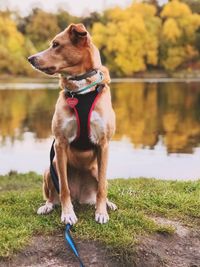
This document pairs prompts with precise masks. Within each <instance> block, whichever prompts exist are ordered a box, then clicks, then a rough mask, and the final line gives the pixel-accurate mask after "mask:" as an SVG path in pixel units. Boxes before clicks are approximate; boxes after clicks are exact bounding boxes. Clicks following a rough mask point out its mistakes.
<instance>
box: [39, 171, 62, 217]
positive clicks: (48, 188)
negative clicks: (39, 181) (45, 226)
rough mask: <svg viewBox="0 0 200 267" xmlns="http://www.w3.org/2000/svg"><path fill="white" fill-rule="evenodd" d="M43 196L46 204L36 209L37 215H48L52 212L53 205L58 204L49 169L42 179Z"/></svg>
mask: <svg viewBox="0 0 200 267" xmlns="http://www.w3.org/2000/svg"><path fill="white" fill-rule="evenodd" d="M43 195H44V199H46V203H45V205H43V206H41V207H40V208H39V209H38V211H37V214H48V213H50V212H51V211H52V210H53V208H54V206H55V204H57V203H58V202H59V199H58V194H57V192H56V189H55V187H54V185H53V182H52V179H51V174H50V170H49V169H47V170H46V171H45V173H44V177H43Z"/></svg>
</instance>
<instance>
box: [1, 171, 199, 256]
mask: <svg viewBox="0 0 200 267" xmlns="http://www.w3.org/2000/svg"><path fill="white" fill-rule="evenodd" d="M41 185H42V177H41V176H40V175H37V174H35V173H28V174H16V173H13V174H10V175H6V176H0V193H1V196H0V214H1V220H0V257H8V256H11V255H12V254H13V253H14V252H16V251H19V250H20V249H22V248H23V247H24V246H25V245H26V244H28V241H29V240H30V238H31V236H33V235H36V234H51V233H55V234H56V232H58V231H64V226H63V225H62V224H61V223H60V208H59V207H58V208H56V209H55V211H53V212H52V213H51V214H49V215H46V216H39V215H37V214H36V211H37V208H38V207H39V206H40V205H41V204H42V203H43V199H42V190H41ZM109 199H110V200H111V201H113V202H115V203H116V204H117V205H118V210H117V211H115V212H110V221H109V223H108V224H106V225H99V224H97V223H96V222H95V221H94V207H90V206H80V205H78V204H76V205H75V211H76V215H77V217H78V219H79V221H78V223H77V224H76V226H75V227H74V228H73V232H74V233H73V235H74V237H80V238H82V239H90V240H99V241H100V242H103V243H104V244H106V245H107V247H109V248H110V249H112V250H113V252H115V253H116V254H117V255H119V256H120V257H123V258H125V257H126V256H127V255H128V254H129V253H131V251H132V250H133V248H134V244H135V242H136V241H137V237H138V236H141V235H145V234H150V233H156V232H157V233H162V232H164V233H172V232H173V229H172V228H171V227H163V226H161V225H158V224H156V223H155V222H154V221H153V220H152V219H151V216H162V217H168V218H175V219H178V220H181V221H183V222H184V223H185V224H190V225H194V226H197V225H200V224H199V221H200V220H199V218H200V181H196V182H176V181H160V180H155V179H144V178H140V179H128V180H124V179H117V180H111V181H109Z"/></svg>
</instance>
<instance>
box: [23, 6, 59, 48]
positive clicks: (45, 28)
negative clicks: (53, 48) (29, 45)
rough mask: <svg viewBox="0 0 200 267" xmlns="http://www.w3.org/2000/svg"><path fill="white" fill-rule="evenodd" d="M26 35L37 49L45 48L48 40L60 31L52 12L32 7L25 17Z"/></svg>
mask: <svg viewBox="0 0 200 267" xmlns="http://www.w3.org/2000/svg"><path fill="white" fill-rule="evenodd" d="M27 21H28V23H27V25H26V28H25V33H26V35H27V36H28V37H29V38H30V40H31V41H32V42H33V44H34V45H35V47H36V48H37V49H38V50H42V49H45V48H47V46H48V44H49V41H50V40H51V39H52V38H53V37H54V36H55V35H56V34H57V33H58V32H59V31H60V29H59V27H58V20H57V17H56V16H55V15H54V14H51V13H47V12H45V11H43V10H41V9H34V10H33V12H32V13H31V14H30V15H29V16H28V17H27Z"/></svg>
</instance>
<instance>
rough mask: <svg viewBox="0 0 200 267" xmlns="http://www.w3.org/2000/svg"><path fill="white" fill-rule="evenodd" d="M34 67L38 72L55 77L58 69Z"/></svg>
mask: <svg viewBox="0 0 200 267" xmlns="http://www.w3.org/2000/svg"><path fill="white" fill-rule="evenodd" d="M32 66H33V67H34V68H35V69H36V70H39V71H41V72H44V73H46V74H48V75H53V74H55V73H56V67H53V66H52V67H48V68H41V67H40V66H38V65H33V64H32Z"/></svg>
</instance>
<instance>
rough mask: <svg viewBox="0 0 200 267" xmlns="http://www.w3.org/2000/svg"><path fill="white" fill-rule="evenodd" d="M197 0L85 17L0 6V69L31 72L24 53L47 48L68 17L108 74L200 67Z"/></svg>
mask: <svg viewBox="0 0 200 267" xmlns="http://www.w3.org/2000/svg"><path fill="white" fill-rule="evenodd" d="M199 2H200V1H196V0H185V1H180V0H172V1H170V2H169V3H168V4H166V5H164V6H163V7H159V6H158V5H157V1H156V0H149V1H147V0H146V1H144V2H143V3H134V2H133V4H132V5H131V6H129V7H127V8H126V9H122V8H120V7H116V8H112V9H107V10H105V11H104V12H103V13H102V14H99V13H96V12H94V13H91V14H90V16H88V17H75V16H72V15H70V14H69V13H68V12H67V11H65V10H59V11H58V12H57V13H55V14H53V13H48V12H45V11H43V10H41V9H38V8H36V9H33V11H32V13H31V14H29V15H28V16H26V17H21V16H20V15H19V14H18V13H16V12H12V11H9V10H8V11H0V75H3V74H9V75H26V76H33V75H34V71H33V70H32V69H31V68H30V66H29V64H28V63H27V60H26V58H27V57H28V56H29V55H31V54H33V53H35V52H37V51H40V50H42V49H45V48H47V47H48V45H49V42H50V40H51V38H52V37H53V36H54V35H55V34H57V33H58V32H60V31H62V30H63V29H65V28H66V27H67V26H68V25H69V24H70V23H84V24H85V26H86V27H87V28H88V30H89V31H90V33H91V35H92V37H93V40H94V43H95V44H96V45H97V46H98V48H99V49H100V52H101V56H102V61H103V64H105V65H106V66H108V67H109V69H110V71H111V74H112V75H113V76H119V77H123V76H129V77H130V76H133V75H134V74H135V73H138V72H144V71H146V70H148V71H151V70H164V71H167V72H173V71H175V70H177V69H188V70H192V69H194V68H197V69H200V58H199V55H200V14H199V13H200V3H199ZM195 12H196V13H195Z"/></svg>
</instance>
